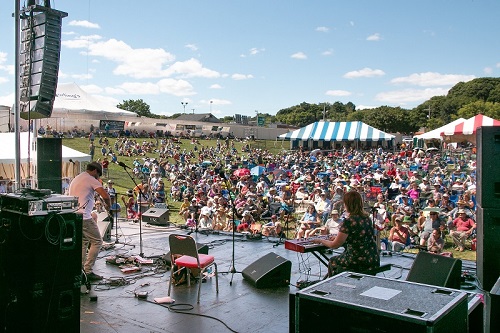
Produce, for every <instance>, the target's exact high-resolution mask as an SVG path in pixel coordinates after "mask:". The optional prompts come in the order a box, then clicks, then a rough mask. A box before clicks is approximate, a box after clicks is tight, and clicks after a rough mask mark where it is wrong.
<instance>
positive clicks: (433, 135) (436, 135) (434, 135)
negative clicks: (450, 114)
mask: <svg viewBox="0 0 500 333" xmlns="http://www.w3.org/2000/svg"><path fill="white" fill-rule="evenodd" d="M464 120H465V119H464V118H459V119H457V120H454V121H452V122H451V123H449V124H446V125H443V126H441V127H439V128H436V129H433V130H432V131H429V132H425V133H422V134H419V135H415V136H414V137H415V138H417V139H423V140H431V139H441V134H442V133H443V132H446V131H448V130H452V129H453V128H455V125H457V124H459V123H461V122H463V121H464Z"/></svg>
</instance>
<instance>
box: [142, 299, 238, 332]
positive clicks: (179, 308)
mask: <svg viewBox="0 0 500 333" xmlns="http://www.w3.org/2000/svg"><path fill="white" fill-rule="evenodd" d="M139 299H140V298H139ZM142 301H144V302H148V303H151V304H154V305H159V306H161V307H163V308H166V309H168V311H170V312H173V313H180V314H185V315H191V316H197V317H203V318H209V319H213V320H216V321H218V322H219V323H221V324H222V325H224V326H225V327H226V328H227V329H228V330H229V331H231V332H234V333H238V331H235V330H233V329H232V328H231V327H229V326H228V325H227V324H226V323H225V322H224V321H222V320H221V319H219V318H216V317H213V316H209V315H204V314H200V313H191V312H187V311H191V310H193V309H194V306H193V305H192V304H189V303H177V304H170V305H165V304H160V303H156V302H154V301H150V300H148V299H142Z"/></svg>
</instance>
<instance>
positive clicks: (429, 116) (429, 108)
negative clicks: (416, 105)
mask: <svg viewBox="0 0 500 333" xmlns="http://www.w3.org/2000/svg"><path fill="white" fill-rule="evenodd" d="M424 111H429V115H428V116H427V118H429V119H431V107H430V106H429V107H428V108H427V109H424Z"/></svg>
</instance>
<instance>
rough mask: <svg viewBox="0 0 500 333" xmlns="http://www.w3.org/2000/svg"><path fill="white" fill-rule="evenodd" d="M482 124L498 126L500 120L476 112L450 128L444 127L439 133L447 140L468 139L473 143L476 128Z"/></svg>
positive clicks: (458, 140)
mask: <svg viewBox="0 0 500 333" xmlns="http://www.w3.org/2000/svg"><path fill="white" fill-rule="evenodd" d="M482 126H500V121H498V120H496V119H493V118H490V117H488V116H484V115H482V114H477V115H475V116H474V117H471V118H469V119H466V120H464V121H462V122H461V123H458V124H456V125H455V126H453V127H451V128H447V129H445V130H444V131H443V132H442V133H441V136H442V137H443V139H444V140H445V141H447V142H461V141H470V142H473V143H475V142H476V130H477V129H478V128H479V127H482Z"/></svg>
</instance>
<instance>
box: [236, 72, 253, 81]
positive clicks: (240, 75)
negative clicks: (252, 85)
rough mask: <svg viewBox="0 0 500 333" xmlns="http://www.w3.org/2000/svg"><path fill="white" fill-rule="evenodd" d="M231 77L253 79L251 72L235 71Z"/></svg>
mask: <svg viewBox="0 0 500 333" xmlns="http://www.w3.org/2000/svg"><path fill="white" fill-rule="evenodd" d="M231 78H232V79H233V80H248V79H253V75H252V74H239V73H235V74H233V75H231Z"/></svg>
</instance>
